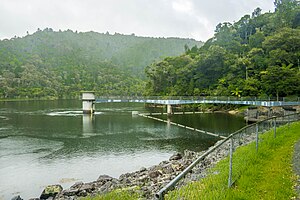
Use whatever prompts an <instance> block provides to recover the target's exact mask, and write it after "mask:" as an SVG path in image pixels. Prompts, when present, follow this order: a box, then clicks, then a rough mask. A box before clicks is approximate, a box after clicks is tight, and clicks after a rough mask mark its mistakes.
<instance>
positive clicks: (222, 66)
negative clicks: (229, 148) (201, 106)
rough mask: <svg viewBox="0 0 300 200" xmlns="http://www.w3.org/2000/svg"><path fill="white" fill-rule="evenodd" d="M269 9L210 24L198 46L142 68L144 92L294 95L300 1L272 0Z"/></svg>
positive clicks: (298, 80) (299, 74)
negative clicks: (208, 32)
mask: <svg viewBox="0 0 300 200" xmlns="http://www.w3.org/2000/svg"><path fill="white" fill-rule="evenodd" d="M274 4H275V12H273V13H270V12H269V13H265V14H262V10H261V9H260V8H257V9H255V10H254V11H253V13H252V14H251V15H245V16H243V17H242V18H241V19H240V20H239V21H237V22H234V23H229V22H224V23H220V24H218V25H217V26H216V29H215V34H214V37H213V38H211V39H209V40H208V41H206V42H205V44H204V45H203V46H201V47H199V48H197V47H192V48H189V47H187V46H186V48H185V54H183V55H181V56H177V57H168V58H165V59H164V60H163V61H159V62H155V63H153V64H151V65H150V66H148V67H147V68H146V74H147V76H148V82H147V87H146V88H147V94H148V95H168V96H191V95H192V96H198V95H224V96H238V97H239V96H258V97H267V96H269V97H270V96H272V97H279V96H281V97H285V96H291V95H298V96H299V95H300V66H299V59H300V4H299V1H297V0H275V2H274Z"/></svg>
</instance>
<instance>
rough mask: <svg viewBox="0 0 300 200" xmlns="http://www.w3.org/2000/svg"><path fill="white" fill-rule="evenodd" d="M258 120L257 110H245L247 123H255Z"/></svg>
mask: <svg viewBox="0 0 300 200" xmlns="http://www.w3.org/2000/svg"><path fill="white" fill-rule="evenodd" d="M257 119H258V108H257V107H255V106H249V107H248V109H247V121H256V120H257Z"/></svg>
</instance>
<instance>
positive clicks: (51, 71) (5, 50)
mask: <svg viewBox="0 0 300 200" xmlns="http://www.w3.org/2000/svg"><path fill="white" fill-rule="evenodd" d="M195 45H196V46H201V45H202V43H201V42H198V41H195V40H192V39H180V38H150V37H137V36H135V35H133V34H132V35H122V34H118V33H115V34H114V35H111V34H109V33H106V34H103V33H96V32H85V33H81V32H80V33H78V32H77V31H76V32H73V31H71V30H67V31H53V30H52V29H51V28H46V29H44V30H38V31H37V32H35V33H33V34H32V35H29V34H28V35H27V36H25V37H23V38H17V37H15V38H12V39H10V40H7V39H5V40H1V41H0V98H27V97H28V98H40V97H53V98H66V97H74V96H76V95H78V94H79V92H80V91H81V90H95V91H96V92H97V93H98V94H99V95H109V94H111V95H141V93H142V92H143V90H144V81H143V79H145V75H144V69H145V67H146V66H147V65H150V64H151V63H152V62H154V61H159V60H162V59H163V58H165V57H167V56H176V55H181V54H183V53H184V51H185V49H187V48H192V47H193V46H195Z"/></svg>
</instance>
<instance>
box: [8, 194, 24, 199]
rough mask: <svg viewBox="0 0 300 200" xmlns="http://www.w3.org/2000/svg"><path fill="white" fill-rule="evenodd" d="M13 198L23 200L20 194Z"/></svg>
mask: <svg viewBox="0 0 300 200" xmlns="http://www.w3.org/2000/svg"><path fill="white" fill-rule="evenodd" d="M11 200H23V199H22V198H21V197H20V195H18V196H15V197H13V198H12V199H11Z"/></svg>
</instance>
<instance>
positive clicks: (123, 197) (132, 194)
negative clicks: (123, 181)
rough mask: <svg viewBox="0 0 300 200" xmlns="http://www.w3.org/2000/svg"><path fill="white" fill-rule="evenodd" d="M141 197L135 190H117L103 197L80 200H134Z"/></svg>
mask: <svg viewBox="0 0 300 200" xmlns="http://www.w3.org/2000/svg"><path fill="white" fill-rule="evenodd" d="M140 198H141V196H140V194H139V193H138V192H137V188H124V189H117V190H114V191H112V192H109V193H107V194H104V195H97V196H94V197H85V198H82V199H81V200H136V199H140Z"/></svg>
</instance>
